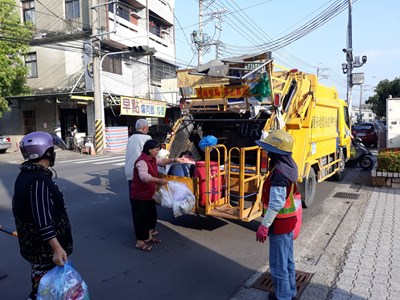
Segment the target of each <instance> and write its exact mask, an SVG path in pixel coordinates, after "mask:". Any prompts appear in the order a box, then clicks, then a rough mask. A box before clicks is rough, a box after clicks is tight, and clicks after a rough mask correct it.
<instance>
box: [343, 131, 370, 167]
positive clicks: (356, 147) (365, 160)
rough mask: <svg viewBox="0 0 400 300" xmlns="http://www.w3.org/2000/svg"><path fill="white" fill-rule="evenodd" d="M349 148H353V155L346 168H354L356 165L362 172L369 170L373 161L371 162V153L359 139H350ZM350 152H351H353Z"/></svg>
mask: <svg viewBox="0 0 400 300" xmlns="http://www.w3.org/2000/svg"><path fill="white" fill-rule="evenodd" d="M351 147H352V148H353V151H354V155H351V156H350V159H349V160H348V161H347V162H346V165H347V166H356V165H357V164H358V165H359V166H360V167H361V168H363V169H364V170H371V168H372V165H373V163H374V161H373V160H372V157H371V156H372V154H371V151H369V150H368V149H367V147H365V145H364V144H363V143H362V140H361V139H360V138H359V137H353V138H352V139H351ZM353 151H352V152H353Z"/></svg>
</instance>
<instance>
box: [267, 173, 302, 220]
mask: <svg viewBox="0 0 400 300" xmlns="http://www.w3.org/2000/svg"><path fill="white" fill-rule="evenodd" d="M273 171H274V169H272V170H271V172H270V173H269V174H268V176H267V178H266V179H265V182H264V186H263V194H262V198H263V202H264V208H265V209H268V204H269V195H270V191H271V179H270V177H271V175H272V172H273ZM296 190H297V188H296V184H295V183H293V182H291V184H290V188H289V190H288V187H286V201H285V205H284V206H283V207H282V208H281V209H280V210H279V212H278V214H277V216H276V217H277V218H279V219H284V218H290V217H293V216H295V215H296V205H295V203H294V194H295V192H296Z"/></svg>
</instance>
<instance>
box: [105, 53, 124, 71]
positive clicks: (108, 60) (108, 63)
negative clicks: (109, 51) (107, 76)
mask: <svg viewBox="0 0 400 300" xmlns="http://www.w3.org/2000/svg"><path fill="white" fill-rule="evenodd" d="M103 71H106V72H110V73H114V74H119V75H122V59H121V58H120V57H109V56H106V57H105V58H104V61H103Z"/></svg>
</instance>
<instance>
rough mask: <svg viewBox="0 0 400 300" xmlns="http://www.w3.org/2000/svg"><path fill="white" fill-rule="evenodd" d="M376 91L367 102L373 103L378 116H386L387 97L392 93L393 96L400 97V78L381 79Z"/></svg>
mask: <svg viewBox="0 0 400 300" xmlns="http://www.w3.org/2000/svg"><path fill="white" fill-rule="evenodd" d="M375 93H376V94H375V95H374V96H372V97H369V98H368V100H367V101H365V103H366V104H372V111H373V112H374V113H375V114H376V115H377V116H378V117H380V118H381V117H386V99H387V98H389V95H392V97H393V98H396V97H400V78H395V79H394V80H392V81H389V80H388V79H385V80H382V81H380V82H379V83H378V85H377V86H376V88H375Z"/></svg>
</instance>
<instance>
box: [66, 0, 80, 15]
mask: <svg viewBox="0 0 400 300" xmlns="http://www.w3.org/2000/svg"><path fill="white" fill-rule="evenodd" d="M79 17H80V8H79V0H65V18H66V19H67V20H69V19H77V18H79Z"/></svg>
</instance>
